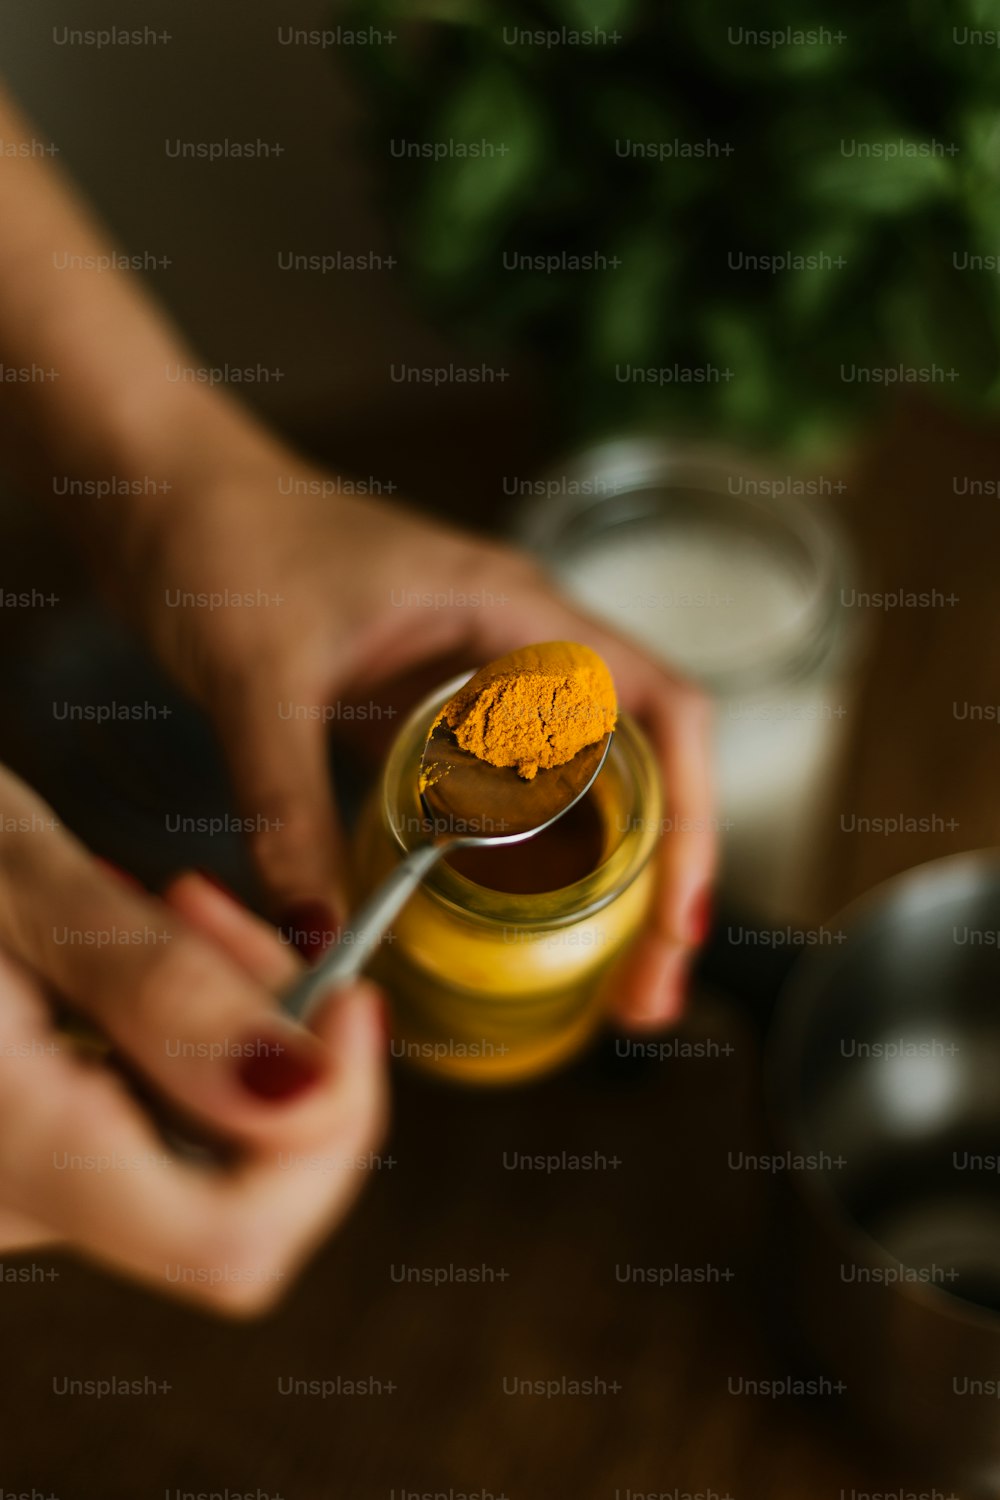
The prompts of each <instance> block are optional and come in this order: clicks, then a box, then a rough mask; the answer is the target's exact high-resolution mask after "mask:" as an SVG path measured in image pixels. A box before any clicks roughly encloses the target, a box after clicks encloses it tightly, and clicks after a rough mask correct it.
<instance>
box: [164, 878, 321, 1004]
mask: <svg viewBox="0 0 1000 1500" xmlns="http://www.w3.org/2000/svg"><path fill="white" fill-rule="evenodd" d="M163 899H164V901H166V903H167V905H168V906H169V907H170V908H171V910H172V911H176V912H178V913H179V915H180V916H182V917H183V918H184V919H185V921H187V922H189V923H190V924H191V926H192V927H195V928H197V929H198V931H199V932H201V933H202V934H203V936H205V937H207V938H210V939H211V941H212V942H214V943H215V944H216V945H217V946H218V947H219V948H222V949H223V950H224V951H225V952H226V953H228V955H229V957H230V958H231V959H232V960H233V962H234V963H237V964H239V965H240V967H241V968H243V969H245V970H246V972H247V973H248V974H251V975H253V977H254V978H255V979H257V980H259V982H260V983H261V984H263V985H265V986H266V987H267V989H269V990H271V991H272V992H275V993H280V991H281V990H283V989H284V988H285V986H286V985H289V984H291V982H292V980H293V979H294V978H295V977H296V975H297V974H299V973H301V971H302V960H301V959H300V958H298V957H297V956H296V953H295V950H294V948H293V947H292V946H291V945H290V944H289V943H288V942H287V941H285V940H283V938H282V935H280V934H279V933H278V932H276V931H275V929H274V928H273V927H271V926H269V925H268V923H267V922H265V921H263V920H262V919H261V918H260V917H257V916H255V915H254V914H253V912H251V911H248V910H247V908H246V907H245V906H244V905H242V903H241V902H240V901H239V899H238V898H237V897H236V896H234V895H233V894H232V893H231V892H229V891H226V890H225V889H223V888H222V887H221V886H220V885H219V884H218V883H217V880H216V877H215V876H212V877H211V878H209V877H206V876H205V875H204V874H202V873H201V872H200V871H196V870H186V871H185V872H184V874H183V875H179V876H177V877H176V879H174V880H172V881H171V882H170V884H169V885H168V886H167V888H166V889H165V890H164V892H163Z"/></svg>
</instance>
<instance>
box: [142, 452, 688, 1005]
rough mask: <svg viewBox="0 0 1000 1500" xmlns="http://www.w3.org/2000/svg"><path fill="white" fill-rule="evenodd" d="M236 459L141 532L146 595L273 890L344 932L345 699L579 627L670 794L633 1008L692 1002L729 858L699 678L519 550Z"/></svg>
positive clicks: (308, 918)
mask: <svg viewBox="0 0 1000 1500" xmlns="http://www.w3.org/2000/svg"><path fill="white" fill-rule="evenodd" d="M218 469H219V472H218V473H216V474H215V475H214V476H213V478H212V479H211V481H210V482H209V483H207V484H206V483H204V482H202V483H196V484H193V485H191V486H190V487H188V489H186V490H184V489H183V488H182V491H181V493H180V494H179V496H178V498H177V499H176V500H175V499H173V498H172V499H171V502H170V504H169V505H166V504H165V505H162V506H159V507H156V508H155V510H154V513H153V516H152V518H151V519H148V520H147V521H146V522H145V524H144V527H142V528H139V530H138V531H137V534H136V538H135V540H134V544H133V547H132V551H131V566H130V567H129V568H128V570H127V576H128V579H129V580H130V581H129V583H128V585H127V588H128V595H129V601H130V603H131V605H132V608H133V611H134V612H135V613H137V614H138V615H139V616H140V618H141V622H142V624H143V626H144V628H145V631H146V633H147V635H148V637H149V638H150V639H151V641H152V642H153V644H154V646H155V649H156V650H157V652H158V654H159V656H160V657H161V659H162V660H163V661H164V662H165V663H166V665H167V666H168V668H169V670H170V671H171V672H172V674H173V675H174V676H175V677H176V678H177V679H178V680H179V681H180V682H181V683H182V684H183V686H184V687H185V688H186V689H187V690H188V691H189V692H190V693H191V694H192V696H193V697H194V698H195V699H196V700H197V701H198V702H199V703H200V704H201V705H202V706H203V707H204V708H205V709H206V710H207V712H208V713H209V714H210V716H211V718H212V720H213V721H214V724H215V727H216V730H217V732H218V735H219V738H220V740H221V742H222V745H223V747H224V750H225V753H226V756H227V758H228V762H229V766H230V768H231V773H232V778H233V782H234V785H235V790H236V794H237V797H238V800H239V803H240V805H241V809H242V811H243V813H244V815H245V816H247V817H252V818H253V819H255V820H256V821H257V822H258V823H259V825H260V827H261V830H262V831H260V832H258V833H256V834H255V835H253V837H252V840H251V842H252V846H253V854H254V857H255V861H256V865H257V868H258V870H259V873H260V876H261V878H262V881H263V884H264V887H265V889H266V891H267V893H268V896H269V897H270V899H271V901H272V902H273V909H274V912H275V914H276V915H277V916H278V917H279V919H280V920H281V921H282V922H283V923H284V924H285V925H286V926H287V927H288V928H289V929H291V930H292V932H294V933H295V934H297V936H298V938H299V941H300V946H301V947H302V948H303V951H306V952H309V951H310V950H312V951H315V949H316V948H318V947H320V946H322V945H323V943H325V942H328V941H329V940H330V934H331V931H332V930H333V929H334V927H335V926H336V923H337V921H338V919H340V918H342V917H343V915H344V913H345V910H346V899H345V895H344V851H343V844H342V839H341V834H340V830H339V828H338V823H337V816H336V810H335V803H334V795H333V788H332V786H331V781H330V775H329V762H328V753H327V743H326V741H327V733H328V729H329V718H330V714H331V710H330V706H335V705H337V704H338V703H341V702H342V701H344V700H348V699H353V700H355V701H358V702H360V703H361V704H362V706H364V705H366V704H367V705H369V706H370V705H371V703H373V702H377V699H378V694H379V692H380V690H382V689H384V688H385V685H386V684H387V683H388V682H389V681H390V680H391V679H398V678H399V677H400V676H401V675H402V674H411V675H416V674H417V673H418V672H419V671H420V670H421V669H423V668H426V666H427V665H428V663H432V662H438V661H442V662H443V661H445V660H447V661H448V662H449V663H450V670H451V671H454V670H457V669H458V666H459V665H465V666H479V665H482V664H483V663H484V662H486V661H488V660H490V659H492V658H494V657H497V656H500V655H502V654H504V653H505V652H507V651H509V650H512V649H513V648H515V647H517V646H522V645H525V644H527V643H529V642H532V641H541V640H550V639H575V640H580V641H583V642H586V643H587V644H588V645H590V646H592V647H593V648H594V649H595V650H596V651H598V652H599V653H600V654H601V655H602V656H603V657H604V658H605V660H606V661H607V663H608V666H609V667H610V668H611V671H612V674H613V676H614V679H615V683H616V686H617V689H618V695H619V699H620V702H621V704H622V706H623V707H624V708H625V709H627V710H628V711H629V712H631V713H632V714H633V715H634V716H635V717H636V718H638V719H639V720H640V721H641V722H642V724H643V725H644V726H645V728H646V730H647V731H648V733H649V734H650V736H651V739H652V742H653V744H654V747H655V749H656V752H657V755H658V758H659V763H660V768H661V771H662V776H663V782H664V785H665V789H666V801H667V819H666V827H665V831H664V834H663V837H662V842H661V846H660V850H659V889H658V894H657V898H656V902H655V907H654V910H653V913H652V916H651V919H650V922H649V925H648V929H647V931H646V932H645V934H644V936H643V937H642V939H641V940H640V942H639V943H638V944H637V946H636V950H635V953H634V956H633V958H632V960H631V963H630V966H629V968H628V971H627V975H626V976H625V979H624V981H623V983H622V985H621V986H620V988H619V992H618V993H619V1000H618V1002H617V1003H618V1011H619V1016H620V1019H622V1020H624V1021H627V1022H629V1023H631V1024H634V1025H637V1026H641V1025H657V1024H660V1023H663V1022H665V1021H667V1020H669V1019H671V1018H673V1017H674V1016H676V1015H677V1013H678V1011H679V1009H680V1007H681V1004H682V999H683V993H684V984H685V977H686V972H687V969H688V966H689V963H690V959H691V956H692V951H693V949H694V947H695V946H696V945H697V944H698V943H699V942H700V940H701V938H702V937H703V936H704V932H705V928H706V926H707V920H708V901H709V887H710V882H711V879H712V873H713V865H714V858H715V840H714V835H713V829H712V797H711V789H710V748H709V732H708V731H709V721H708V711H707V707H706V703H705V701H704V699H703V698H702V696H701V694H700V692H698V691H697V690H696V689H695V688H693V687H692V686H691V685H690V684H688V683H687V682H685V681H683V680H681V679H680V678H679V677H678V676H676V675H675V674H673V673H672V672H670V671H669V670H668V669H667V668H666V667H664V666H663V665H661V664H658V663H657V662H655V661H653V660H652V659H651V658H650V657H649V656H647V655H646V654H645V653H644V652H643V651H642V650H641V649H640V648H639V647H638V646H636V645H632V644H630V643H629V642H628V641H627V640H626V639H624V638H623V637H622V636H620V635H618V634H616V633H615V632H614V631H613V630H611V629H610V628H608V627H607V626H605V625H603V624H601V623H599V622H598V621H596V620H595V619H593V618H591V617H590V616H588V615H586V614H584V613H582V612H581V611H579V610H577V609H576V608H574V607H573V606H572V605H570V604H569V603H568V602H567V601H566V600H565V599H564V598H563V597H561V596H560V594H559V593H558V591H557V590H556V589H555V587H554V586H553V584H552V583H551V581H550V580H549V579H548V578H547V577H546V576H545V575H544V574H543V572H542V571H541V570H540V569H539V568H538V567H537V566H535V565H534V564H533V563H532V562H531V561H530V560H529V559H528V558H527V557H525V556H523V555H521V554H519V553H518V552H516V551H514V550H512V549H509V548H505V547H501V546H498V545H495V544H492V543H489V542H486V541H483V540H477V539H474V538H473V537H471V536H467V535H464V534H462V533H461V532H458V531H455V530H453V529H450V528H447V527H445V526H443V525H439V524H436V523H434V522H432V521H430V520H427V519H424V518H421V517H419V516H417V515H416V514H414V513H411V512H409V511H408V510H406V509H405V508H404V507H402V506H399V505H395V504H390V503H386V502H384V501H382V500H381V499H377V498H371V497H367V498H363V499H359V498H356V497H351V496H348V495H345V494H342V493H332V494H331V493H329V491H331V490H333V489H335V488H336V486H335V485H334V484H333V483H332V482H331V480H330V478H329V476H328V475H325V474H324V473H322V472H320V471H316V470H313V469H311V468H309V467H306V466H305V465H303V463H302V462H301V460H297V459H295V458H293V457H291V456H290V455H289V454H288V453H287V452H286V451H285V450H284V449H281V448H278V447H277V446H276V445H275V446H272V445H270V444H269V443H268V442H267V441H261V440H255V441H254V442H253V443H248V444H247V445H246V449H245V452H242V453H241V454H240V455H239V456H233V457H231V458H229V459H227V461H226V462H225V463H223V464H221V465H219V466H218ZM199 601H200V603H199ZM210 601H214V603H215V607H210ZM443 675H444V674H443V672H442V673H441V674H439V676H438V680H440V677H441V676H443ZM336 713H337V710H336V707H334V708H333V710H332V714H333V717H334V718H336ZM310 715H312V716H311V717H310ZM324 715H326V719H327V722H324Z"/></svg>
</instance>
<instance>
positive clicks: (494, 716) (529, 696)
mask: <svg viewBox="0 0 1000 1500" xmlns="http://www.w3.org/2000/svg"><path fill="white" fill-rule="evenodd" d="M617 716H618V705H617V702H616V699H615V688H614V683H613V682H612V680H611V673H610V672H609V671H608V669H607V667H606V666H605V665H604V662H603V661H602V660H601V658H600V657H599V656H598V655H597V652H596V651H591V649H590V647H589V646H581V645H578V644H577V643H576V642H574V641H545V642H543V643H542V644H541V645H538V646H523V647H522V648H521V649H520V650H519V651H511V652H510V653H509V654H508V655H507V656H501V657H499V658H498V659H497V660H496V661H493V662H490V663H489V664H488V665H487V666H485V667H481V668H480V670H479V671H478V672H477V673H476V674H475V676H474V677H471V678H470V679H469V681H468V682H467V683H466V684H465V685H464V687H462V688H460V689H459V691H458V692H457V693H456V694H455V696H454V698H452V699H451V700H450V701H449V702H448V703H446V704H445V706H444V708H443V709H442V710H441V712H440V713H439V714H438V716H437V719H436V720H435V721H434V722H435V724H440V723H441V722H442V720H443V721H444V722H445V723H446V724H447V725H448V728H449V729H451V730H453V731H454V734H455V738H456V740H457V741H458V744H459V745H460V746H461V748H462V749H463V750H468V751H470V752H471V754H473V755H475V756H478V758H479V759H480V760H485V761H486V762H487V763H488V764H489V765H491V766H515V767H516V768H517V774H518V775H519V776H521V777H523V778H524V780H525V781H530V780H532V778H533V777H534V776H535V775H537V773H538V771H539V770H543V771H545V770H549V769H550V768H551V767H553V766H561V765H565V763H566V762H567V761H568V760H572V759H573V756H574V755H576V753H577V751H578V750H582V749H583V747H584V746H585V745H593V744H594V743H595V742H596V741H597V740H600V739H603V737H604V735H606V734H607V733H608V731H609V730H610V729H613V728H614V725H615V720H616V718H617Z"/></svg>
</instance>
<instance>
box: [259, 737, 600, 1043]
mask: <svg viewBox="0 0 1000 1500" xmlns="http://www.w3.org/2000/svg"><path fill="white" fill-rule="evenodd" d="M613 733H614V730H611V729H609V730H608V732H607V734H605V735H604V736H603V738H602V739H599V740H597V741H595V743H594V744H592V745H585V746H584V747H583V749H582V750H578V751H577V753H576V754H575V755H574V756H573V758H572V759H571V760H568V761H566V762H565V764H564V765H561V766H553V767H551V768H550V769H549V770H545V771H539V772H538V773H537V775H535V776H534V777H533V778H532V779H531V780H530V781H525V780H524V778H523V777H521V776H519V775H518V774H517V771H516V770H515V769H514V767H513V766H505V767H498V766H492V765H489V764H487V762H486V761H484V760H480V759H479V757H478V756H475V755H473V754H471V752H470V751H468V750H463V749H462V748H461V746H460V745H459V744H458V743H457V741H456V739H455V736H454V733H453V731H452V730H451V729H449V728H448V727H447V725H446V724H444V723H443V722H439V723H437V724H436V725H435V726H434V729H433V731H432V733H431V734H430V735H429V737H428V739H427V743H426V745H425V746H424V753H423V755H422V756H421V759H420V787H421V793H420V800H421V803H422V806H423V810H424V813H425V814H426V817H427V825H428V827H427V831H428V842H427V843H426V844H421V845H420V846H419V847H418V848H416V849H414V850H412V851H411V852H410V853H409V854H408V855H407V856H406V858H405V859H404V860H403V861H402V863H401V864H399V865H397V866H396V868H395V869H394V870H393V871H392V873H391V874H390V875H387V876H386V878H385V880H384V881H383V882H382V884H381V885H380V886H379V887H378V888H377V889H376V890H375V891H374V892H373V893H372V895H371V896H369V898H368V900H367V901H366V902H365V903H364V905H363V906H362V907H361V909H360V911H358V912H357V914H356V915H355V917H354V920H353V922H352V923H351V925H350V927H347V928H346V929H345V930H344V931H343V932H342V933H341V935H340V940H339V942H338V943H337V945H336V947H334V948H331V949H330V950H329V952H328V953H326V954H325V955H324V956H323V958H321V959H320V961H319V963H317V964H316V965H315V967H314V968H312V969H310V970H309V971H308V972H307V973H305V974H303V975H302V977H301V978H300V979H298V980H296V981H295V983H294V984H293V985H292V986H291V987H290V988H289V989H288V990H287V991H286V992H285V994H284V996H283V997H282V1002H281V1003H282V1007H283V1009H284V1010H285V1012H286V1014H288V1015H290V1016H291V1017H292V1018H293V1019H294V1020H296V1021H307V1020H308V1019H309V1016H310V1014H311V1013H312V1011H313V1010H314V1009H315V1006H316V1002H317V1001H318V1000H319V999H320V997H321V996H323V995H325V994H326V993H327V992H328V991H329V990H331V989H334V988H336V987H339V986H340V985H344V984H348V983H349V982H350V981H351V980H352V979H356V978H357V976H358V975H359V974H360V973H361V971H362V969H363V968H364V966H365V964H366V963H367V961H368V959H369V958H370V957H371V954H372V952H373V950H374V949H375V947H376V946H377V944H378V943H379V941H380V940H381V938H382V935H383V933H384V932H385V931H386V929H387V928H388V927H389V925H390V924H391V922H392V920H393V918H394V917H395V916H396V915H397V914H398V913H399V912H400V911H401V910H402V908H403V907H404V906H405V904H406V902H407V901H408V900H409V898H410V897H411V896H412V895H413V892H414V891H415V890H416V889H417V887H418V886H419V885H420V883H421V882H422V881H423V880H424V878H425V877H426V876H427V875H428V874H429V872H430V871H431V870H432V869H433V868H434V866H435V865H436V864H437V862H438V860H439V859H444V858H445V856H446V855H448V854H451V853H453V852H454V851H455V850H456V849H480V848H484V847H486V846H490V847H492V846H494V845H496V846H497V847H499V846H501V845H503V844H520V843H522V842H523V841H524V840H525V839H530V838H533V837H534V836H535V834H536V833H541V832H542V830H543V829H544V828H548V827H550V826H551V824H553V823H555V822H556V820H557V819H558V818H561V817H562V816H563V814H564V813H567V812H569V810H570V808H571V807H573V806H575V804H576V803H577V802H579V801H580V798H581V797H583V796H585V795H586V794H587V792H588V791H589V790H590V788H591V787H592V786H593V784H594V780H595V778H596V777H597V774H598V772H599V771H600V769H601V767H602V766H603V765H604V762H605V759H606V757H607V753H608V749H609V747H610V745H611V737H612V735H613Z"/></svg>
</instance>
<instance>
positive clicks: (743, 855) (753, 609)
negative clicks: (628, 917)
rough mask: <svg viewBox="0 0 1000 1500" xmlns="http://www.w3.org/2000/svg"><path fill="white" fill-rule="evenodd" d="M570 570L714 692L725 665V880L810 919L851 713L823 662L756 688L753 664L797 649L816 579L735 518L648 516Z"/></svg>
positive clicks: (745, 895) (565, 573)
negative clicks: (706, 521) (821, 831)
mask: <svg viewBox="0 0 1000 1500" xmlns="http://www.w3.org/2000/svg"><path fill="white" fill-rule="evenodd" d="M560 572H561V577H562V581H563V583H564V585H565V587H567V588H568V589H569V591H570V592H571V593H572V594H573V595H574V596H575V597H576V598H577V599H578V600H579V601H580V602H581V603H582V604H584V605H586V606H587V607H588V608H589V609H591V610H592V611H593V612H594V613H595V614H599V615H602V616H603V617H604V618H606V619H608V620H610V621H612V622H613V623H614V624H616V625H617V626H618V627H619V628H620V629H622V630H624V631H627V632H628V633H629V634H630V635H632V636H634V637H635V638H636V640H638V641H640V642H641V643H642V644H643V645H644V646H646V647H647V648H648V649H649V650H650V651H652V652H653V653H654V654H655V655H657V656H659V657H661V658H662V659H664V660H665V661H667V662H669V663H671V664H672V665H674V666H676V667H678V668H679V669H680V670H681V671H683V672H685V673H687V674H688V675H689V676H691V677H693V678H696V679H699V680H701V681H702V682H703V683H704V684H705V686H706V687H707V688H708V689H709V691H712V690H713V681H715V680H717V679H718V677H719V674H720V673H726V674H727V686H726V691H725V693H722V692H719V691H716V692H714V697H715V705H716V721H715V755H716V780H717V794H718V817H719V820H720V830H719V832H720V840H721V845H722V850H723V871H722V884H723V886H724V888H725V890H726V892H727V893H728V894H729V895H731V896H732V897H733V899H734V900H736V901H738V902H739V903H740V904H741V905H742V906H745V907H747V908H748V909H749V910H751V911H756V912H758V913H760V914H761V915H763V916H765V917H770V918H773V919H775V920H780V921H809V920H812V919H813V917H814V913H813V912H812V911H811V908H810V902H809V889H808V888H809V883H810V876H811V871H812V869H813V867H814V861H815V855H816V849H817V842H818V840H817V837H816V835H817V821H818V820H819V819H820V818H821V817H822V813H823V810H824V806H825V804H826V802H827V799H828V796H829V791H830V786H831V780H832V774H833V771H834V768H835V760H836V753H837V750H838V748H839V746H840V744H841V742H842V739H843V727H844V724H845V721H846V718H847V706H846V701H845V699H844V693H843V688H842V684H841V683H840V682H838V680H837V678H836V677H835V676H834V675H833V674H832V673H830V672H823V671H820V672H817V673H814V674H812V675H810V676H807V677H805V678H803V679H801V680H799V681H792V682H790V683H783V682H781V681H780V680H779V681H776V684H775V686H774V687H769V688H767V689H763V690H762V689H760V688H754V687H752V686H749V684H750V682H751V681H752V678H751V677H750V676H749V674H750V673H751V672H752V670H753V668H754V667H755V666H759V665H760V663H761V662H762V660H764V659H767V660H770V659H771V658H772V657H773V656H774V655H775V654H776V653H777V655H778V656H779V657H780V655H781V653H782V651H783V650H789V651H793V650H794V648H795V645H796V643H797V642H799V641H801V639H802V635H803V632H804V631H805V630H806V629H807V628H808V618H807V617H808V612H809V609H810V599H809V595H808V589H807V583H806V581H805V580H804V579H802V578H800V577H798V576H797V575H796V573H795V570H794V568H793V566H792V563H791V560H790V559H786V558H785V557H784V556H783V555H782V554H781V553H779V552H778V551H777V550H776V549H775V548H773V547H771V546H769V545H768V542H767V539H766V538H760V537H755V536H753V535H751V534H749V533H744V532H742V531H740V530H736V529H733V528H726V527H718V528H710V527H708V526H695V527H687V528H683V527H680V526H677V527H669V528H668V527H666V526H660V527H655V526H650V525H646V526H643V527H641V528H640V527H633V528H629V529H627V530H626V529H624V528H622V529H621V531H620V532H618V533H615V532H611V533H609V534H607V535H606V536H604V537H602V538H601V540H600V542H599V543H592V544H591V545H589V546H588V547H587V548H586V549H579V550H577V551H576V552H573V553H571V554H570V555H568V556H567V558H566V559H565V562H564V565H563V567H562V568H561V570H560ZM741 671H746V672H747V673H748V678H747V680H748V689H747V691H746V692H741V691H740V688H739V674H740V672H741ZM730 674H732V675H731V676H730ZM669 795H670V789H669V787H668V788H667V798H668V807H669Z"/></svg>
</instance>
